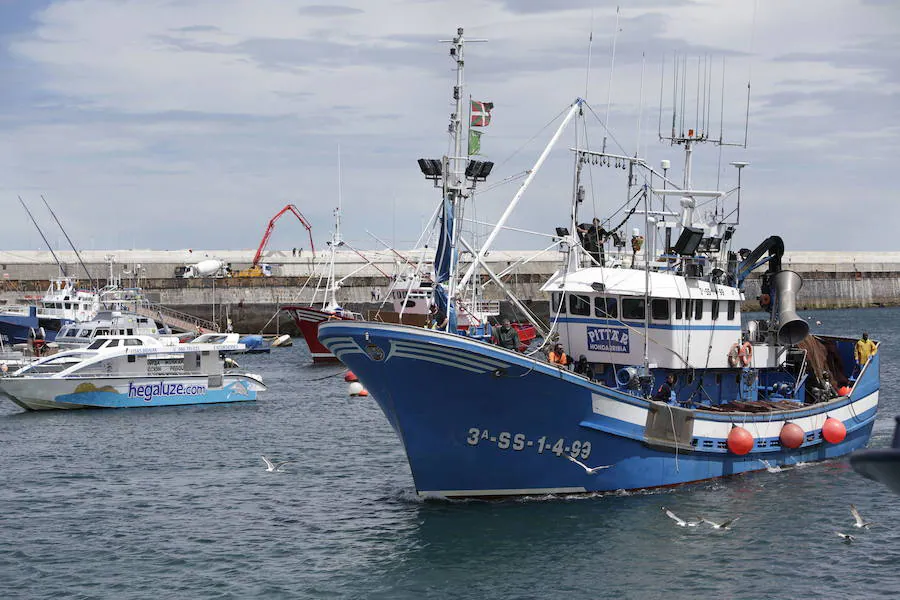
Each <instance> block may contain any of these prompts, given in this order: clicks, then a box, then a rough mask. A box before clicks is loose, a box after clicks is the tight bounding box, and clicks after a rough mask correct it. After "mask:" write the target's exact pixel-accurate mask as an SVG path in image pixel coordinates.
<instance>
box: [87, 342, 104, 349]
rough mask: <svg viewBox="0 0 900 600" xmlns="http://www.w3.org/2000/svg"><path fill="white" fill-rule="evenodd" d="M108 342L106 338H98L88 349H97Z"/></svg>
mask: <svg viewBox="0 0 900 600" xmlns="http://www.w3.org/2000/svg"><path fill="white" fill-rule="evenodd" d="M105 343H106V340H96V341H94V342H93V343H92V344H91V345H90V346H88V350H97V349H99V348H102V347H103V344H105Z"/></svg>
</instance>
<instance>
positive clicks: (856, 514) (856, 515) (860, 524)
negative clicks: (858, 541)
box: [850, 504, 875, 529]
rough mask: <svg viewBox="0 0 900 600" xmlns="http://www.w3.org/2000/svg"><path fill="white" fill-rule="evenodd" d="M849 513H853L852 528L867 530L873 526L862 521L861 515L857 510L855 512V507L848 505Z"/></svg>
mask: <svg viewBox="0 0 900 600" xmlns="http://www.w3.org/2000/svg"><path fill="white" fill-rule="evenodd" d="M850 512H852V513H853V518H854V519H856V523H854V524H853V526H854V527H859V528H863V529H868V528H869V527H871V526H872V525H874V524H875V523H867V522H866V521H863V518H862V515H860V514H859V511H858V510H856V506H854V505H852V504H851V505H850Z"/></svg>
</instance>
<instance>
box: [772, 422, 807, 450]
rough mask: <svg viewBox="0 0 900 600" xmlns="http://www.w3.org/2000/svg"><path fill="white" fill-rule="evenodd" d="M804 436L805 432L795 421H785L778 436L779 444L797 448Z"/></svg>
mask: <svg viewBox="0 0 900 600" xmlns="http://www.w3.org/2000/svg"><path fill="white" fill-rule="evenodd" d="M805 438H806V432H804V431H803V428H802V427H800V426H799V425H797V424H796V423H785V424H784V427H782V428H781V434H780V435H779V436H778V439H779V441H781V445H782V446H784V447H785V448H799V447H800V446H801V445H802V444H803V440H804V439H805Z"/></svg>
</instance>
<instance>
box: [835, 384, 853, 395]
mask: <svg viewBox="0 0 900 600" xmlns="http://www.w3.org/2000/svg"><path fill="white" fill-rule="evenodd" d="M849 395H850V386H849V385H842V386H841V387H840V388H838V396H849Z"/></svg>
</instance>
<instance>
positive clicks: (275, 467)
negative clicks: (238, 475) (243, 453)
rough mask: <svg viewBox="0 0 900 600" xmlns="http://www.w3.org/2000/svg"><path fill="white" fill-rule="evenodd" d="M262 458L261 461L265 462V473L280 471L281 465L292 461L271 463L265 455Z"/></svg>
mask: <svg viewBox="0 0 900 600" xmlns="http://www.w3.org/2000/svg"><path fill="white" fill-rule="evenodd" d="M262 459H263V462H264V463H266V472H267V473H274V472H276V471H281V467H283V466H284V465H286V464H288V463H292V462H294V461H292V460H285V461H282V462H274V463H273V462H272V461H271V460H269V459H268V458H266V457H265V456H263V457H262Z"/></svg>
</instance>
